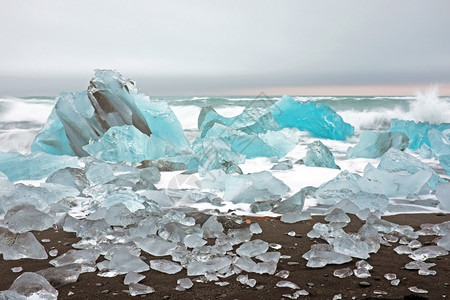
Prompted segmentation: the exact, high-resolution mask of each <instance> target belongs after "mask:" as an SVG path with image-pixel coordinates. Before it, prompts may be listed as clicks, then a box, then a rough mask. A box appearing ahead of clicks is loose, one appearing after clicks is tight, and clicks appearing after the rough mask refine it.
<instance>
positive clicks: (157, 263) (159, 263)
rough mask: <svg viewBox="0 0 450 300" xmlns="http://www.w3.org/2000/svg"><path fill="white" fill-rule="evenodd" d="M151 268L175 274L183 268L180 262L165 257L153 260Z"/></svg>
mask: <svg viewBox="0 0 450 300" xmlns="http://www.w3.org/2000/svg"><path fill="white" fill-rule="evenodd" d="M150 268H151V269H153V270H156V271H159V272H162V273H166V274H175V273H178V272H180V271H181V270H182V269H183V267H182V266H181V265H180V264H177V263H175V262H173V261H169V260H165V259H154V260H151V261H150Z"/></svg>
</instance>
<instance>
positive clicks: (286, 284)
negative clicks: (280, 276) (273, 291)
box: [276, 280, 300, 290]
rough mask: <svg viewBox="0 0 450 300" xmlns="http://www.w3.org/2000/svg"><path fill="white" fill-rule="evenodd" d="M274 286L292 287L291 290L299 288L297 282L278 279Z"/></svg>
mask: <svg viewBox="0 0 450 300" xmlns="http://www.w3.org/2000/svg"><path fill="white" fill-rule="evenodd" d="M276 287H280V288H283V287H286V288H290V289H293V290H299V289H300V287H299V286H298V285H297V284H295V283H293V282H291V281H288V280H281V281H278V282H277V284H276Z"/></svg>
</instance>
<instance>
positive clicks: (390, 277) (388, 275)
mask: <svg viewBox="0 0 450 300" xmlns="http://www.w3.org/2000/svg"><path fill="white" fill-rule="evenodd" d="M384 278H386V279H387V280H394V279H397V274H395V273H386V274H384Z"/></svg>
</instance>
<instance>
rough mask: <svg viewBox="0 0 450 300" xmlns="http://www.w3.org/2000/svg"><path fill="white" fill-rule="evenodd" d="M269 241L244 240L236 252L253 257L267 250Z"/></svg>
mask: <svg viewBox="0 0 450 300" xmlns="http://www.w3.org/2000/svg"><path fill="white" fill-rule="evenodd" d="M268 249H269V243H267V242H265V241H262V240H259V239H257V240H252V241H248V242H245V243H244V244H242V245H241V246H239V248H237V249H236V254H238V255H239V256H248V257H253V256H257V255H260V254H263V253H265V252H267V250H268Z"/></svg>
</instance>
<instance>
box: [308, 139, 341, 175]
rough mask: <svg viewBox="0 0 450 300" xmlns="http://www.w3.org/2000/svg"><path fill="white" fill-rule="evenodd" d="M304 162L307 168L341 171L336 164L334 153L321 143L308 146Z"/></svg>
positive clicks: (317, 142)
mask: <svg viewBox="0 0 450 300" xmlns="http://www.w3.org/2000/svg"><path fill="white" fill-rule="evenodd" d="M303 161H304V162H305V166H307V167H322V168H331V169H340V168H339V167H338V166H337V165H336V163H335V162H334V156H333V153H331V151H330V149H328V148H327V146H325V145H324V144H323V143H322V142H321V141H314V142H313V143H312V144H309V145H308V151H307V152H306V156H305V158H304V159H303Z"/></svg>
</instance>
